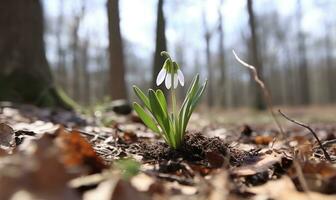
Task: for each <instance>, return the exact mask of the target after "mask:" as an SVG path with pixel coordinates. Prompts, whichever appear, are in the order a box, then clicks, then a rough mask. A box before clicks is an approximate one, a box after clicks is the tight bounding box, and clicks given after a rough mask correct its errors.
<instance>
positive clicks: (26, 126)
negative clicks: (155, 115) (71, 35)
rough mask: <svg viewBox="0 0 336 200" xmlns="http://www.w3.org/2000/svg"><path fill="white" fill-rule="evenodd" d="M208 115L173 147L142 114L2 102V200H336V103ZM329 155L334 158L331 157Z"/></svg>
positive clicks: (196, 117)
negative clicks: (88, 112)
mask: <svg viewBox="0 0 336 200" xmlns="http://www.w3.org/2000/svg"><path fill="white" fill-rule="evenodd" d="M281 110H282V111H283V112H284V113H286V115H288V116H290V117H291V118H292V119H295V120H299V121H302V122H305V123H308V124H309V127H311V129H312V130H313V131H314V132H315V133H316V134H317V136H318V138H319V139H320V140H321V143H322V144H321V145H322V148H323V149H322V148H321V146H320V145H319V144H318V142H317V140H316V139H315V137H314V135H313V134H312V133H311V132H310V131H309V130H308V129H306V128H304V127H301V126H298V125H296V124H294V123H292V122H290V121H288V120H285V119H284V118H282V117H281V116H280V115H279V116H278V119H279V120H280V122H281V124H282V127H283V129H284V133H281V132H280V131H279V128H278V127H277V126H276V125H275V123H274V122H273V119H272V118H271V117H270V115H269V114H268V113H267V112H254V111H249V110H245V109H240V110H227V111H221V110H219V109H213V110H207V109H206V108H201V109H200V110H198V112H196V113H195V114H193V116H192V118H191V122H190V125H189V127H188V133H187V135H186V138H185V142H184V144H183V145H182V147H181V148H180V149H179V150H172V149H170V148H169V147H168V146H167V145H166V144H165V143H164V142H163V140H162V139H161V138H160V137H158V135H156V134H155V133H153V132H151V131H149V130H148V129H147V128H146V127H145V126H144V125H143V124H142V123H141V120H140V119H139V118H138V117H137V116H136V115H134V114H127V115H119V114H116V113H115V112H113V111H112V110H111V109H94V110H93V111H92V115H82V114H78V113H73V112H69V111H64V110H52V109H41V108H37V107H34V106H30V105H12V104H10V103H2V104H1V105H0V199H4V200H5V199H20V200H21V199H31V200H32V199H65V200H67V199H85V200H93V199H94V200H96V199H100V200H105V199H106V200H107V199H113V200H120V199H125V200H131V199H184V200H187V199H210V200H217V199H258V200H259V199H275V200H276V199H336V106H328V107H309V108H305V107H303V108H281ZM323 150H325V151H326V152H324V151H323Z"/></svg>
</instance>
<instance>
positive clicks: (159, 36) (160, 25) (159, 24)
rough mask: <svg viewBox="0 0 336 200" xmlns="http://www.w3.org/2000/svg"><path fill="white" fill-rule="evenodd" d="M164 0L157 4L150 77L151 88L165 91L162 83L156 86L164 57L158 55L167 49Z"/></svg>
mask: <svg viewBox="0 0 336 200" xmlns="http://www.w3.org/2000/svg"><path fill="white" fill-rule="evenodd" d="M163 5H164V0H159V1H158V5H157V20H156V41H155V52H154V63H153V76H152V77H153V78H152V88H160V89H161V90H162V91H163V92H165V93H166V90H165V89H164V83H163V84H161V85H160V86H156V76H157V75H158V74H159V72H160V70H161V68H162V66H163V63H164V61H165V58H164V57H162V56H161V55H160V53H161V51H167V40H166V33H165V32H166V20H165V17H164V11H163Z"/></svg>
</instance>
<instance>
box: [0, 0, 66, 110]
mask: <svg viewBox="0 0 336 200" xmlns="http://www.w3.org/2000/svg"><path fill="white" fill-rule="evenodd" d="M43 31H44V26H43V12H42V5H41V2H40V1H38V0H25V1H21V0H11V1H1V3H0V65H1V67H0V91H1V92H0V101H13V102H23V103H32V104H36V105H40V106H63V107H67V108H69V106H67V105H66V104H65V103H64V102H63V101H62V100H61V98H60V97H59V95H58V92H57V91H56V89H55V87H54V84H53V77H52V75H51V71H50V68H49V65H48V63H47V60H46V56H45V49H44V41H43Z"/></svg>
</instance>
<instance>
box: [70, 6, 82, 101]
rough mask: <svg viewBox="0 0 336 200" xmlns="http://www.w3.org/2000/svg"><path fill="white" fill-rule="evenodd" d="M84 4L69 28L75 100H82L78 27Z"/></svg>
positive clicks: (73, 95)
mask: <svg viewBox="0 0 336 200" xmlns="http://www.w3.org/2000/svg"><path fill="white" fill-rule="evenodd" d="M84 12H85V4H82V8H81V11H80V12H79V13H78V14H76V16H75V18H74V22H73V25H72V30H71V41H72V43H71V51H72V69H73V76H72V97H73V98H74V99H75V100H77V101H80V102H81V101H82V98H81V97H82V90H81V85H82V84H81V83H82V76H81V75H82V70H83V69H82V66H81V64H80V39H79V27H80V24H81V21H82V19H83V17H84Z"/></svg>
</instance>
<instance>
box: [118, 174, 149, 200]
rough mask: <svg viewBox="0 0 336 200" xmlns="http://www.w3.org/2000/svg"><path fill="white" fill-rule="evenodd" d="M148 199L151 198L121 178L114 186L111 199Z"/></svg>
mask: <svg viewBox="0 0 336 200" xmlns="http://www.w3.org/2000/svg"><path fill="white" fill-rule="evenodd" d="M133 199H137V200H146V199H149V198H148V197H147V196H145V195H144V194H142V193H140V192H139V191H137V190H136V189H135V188H134V187H133V186H132V185H131V184H130V183H129V182H127V181H124V180H122V179H121V180H119V181H118V183H117V185H116V186H115V188H114V191H113V194H112V198H111V200H133Z"/></svg>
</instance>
